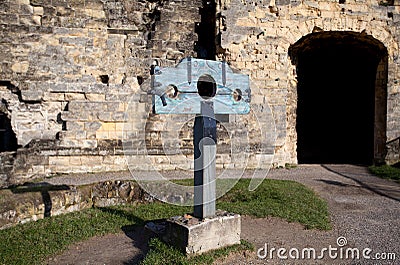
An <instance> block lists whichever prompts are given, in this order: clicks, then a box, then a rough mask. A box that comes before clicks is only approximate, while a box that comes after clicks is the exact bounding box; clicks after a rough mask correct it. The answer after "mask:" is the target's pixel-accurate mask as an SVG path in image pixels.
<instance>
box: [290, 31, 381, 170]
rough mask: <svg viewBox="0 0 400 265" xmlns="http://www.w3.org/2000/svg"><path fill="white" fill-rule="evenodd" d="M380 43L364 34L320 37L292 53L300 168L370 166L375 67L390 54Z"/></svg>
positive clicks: (309, 39)
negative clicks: (312, 164)
mask: <svg viewBox="0 0 400 265" xmlns="http://www.w3.org/2000/svg"><path fill="white" fill-rule="evenodd" d="M376 42H378V41H377V40H375V39H373V38H372V37H370V36H367V35H365V34H357V33H353V32H326V33H325V32H322V33H313V34H310V35H308V36H306V37H304V38H302V39H301V40H300V41H299V42H298V43H296V44H294V45H293V46H292V47H291V48H290V50H289V52H290V56H291V58H292V60H293V61H294V62H295V64H296V66H297V78H298V87H297V96H298V102H297V124H296V130H297V136H298V142H297V155H298V162H299V163H354V164H372V162H373V160H374V137H375V136H374V123H375V120H376V117H375V116H376V115H375V113H376V109H375V94H376V91H375V90H376V78H377V68H378V65H379V63H380V61H381V59H382V57H383V56H384V54H385V52H386V49H383V48H382V47H381V46H383V45H378V44H377V43H376Z"/></svg>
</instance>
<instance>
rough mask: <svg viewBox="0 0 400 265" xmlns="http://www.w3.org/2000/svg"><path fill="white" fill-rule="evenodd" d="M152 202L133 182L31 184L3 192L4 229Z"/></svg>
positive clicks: (0, 204) (0, 200)
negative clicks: (52, 218) (85, 210)
mask: <svg viewBox="0 0 400 265" xmlns="http://www.w3.org/2000/svg"><path fill="white" fill-rule="evenodd" d="M152 200H153V199H152V198H151V197H150V196H148V195H146V194H145V193H144V192H143V190H141V188H140V187H139V186H138V184H137V183H136V182H132V181H106V182H100V183H95V184H90V185H85V186H67V185H50V184H48V183H36V184H32V183H31V184H29V185H25V186H20V187H18V188H13V189H3V190H1V191H0V229H4V228H7V227H10V226H13V225H16V224H23V223H26V222H29V221H36V220H39V219H43V218H46V217H50V216H56V215H60V214H65V213H70V212H74V211H81V210H84V209H88V208H91V207H108V206H112V205H123V204H137V203H143V202H147V201H152Z"/></svg>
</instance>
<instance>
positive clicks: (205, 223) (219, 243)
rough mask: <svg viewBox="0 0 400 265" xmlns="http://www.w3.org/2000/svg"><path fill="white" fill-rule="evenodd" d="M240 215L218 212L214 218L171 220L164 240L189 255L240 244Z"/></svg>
mask: <svg viewBox="0 0 400 265" xmlns="http://www.w3.org/2000/svg"><path fill="white" fill-rule="evenodd" d="M240 225H241V222H240V215H238V214H229V213H226V212H218V213H217V216H216V217H214V218H206V219H205V220H202V221H200V220H197V219H196V218H190V219H189V220H184V221H183V222H182V218H179V217H177V218H171V219H170V220H168V221H167V227H166V231H165V234H163V235H162V239H163V240H164V241H166V242H167V243H169V244H171V245H173V246H175V247H177V248H178V249H180V250H181V251H182V252H184V253H185V254H187V255H197V254H201V253H204V252H207V251H209V250H213V249H218V248H222V247H226V246H231V245H235V244H240V233H241V226H240Z"/></svg>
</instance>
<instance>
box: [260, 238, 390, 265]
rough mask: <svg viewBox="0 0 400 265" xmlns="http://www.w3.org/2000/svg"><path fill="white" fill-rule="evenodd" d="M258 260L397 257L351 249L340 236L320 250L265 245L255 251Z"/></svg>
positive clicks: (382, 259) (387, 258)
mask: <svg viewBox="0 0 400 265" xmlns="http://www.w3.org/2000/svg"><path fill="white" fill-rule="evenodd" d="M257 257H258V258H259V259H274V258H278V259H281V260H287V259H294V260H321V259H324V258H329V259H333V260H336V259H340V260H360V259H366V260H380V261H395V260H396V258H397V256H396V253H394V252H374V251H373V250H372V249H371V248H363V249H359V248H352V247H347V239H346V238H345V237H343V236H340V237H338V238H337V240H336V246H332V245H329V246H328V247H323V248H320V249H315V248H310V247H307V248H302V249H299V248H290V249H287V248H275V247H269V246H268V244H267V243H265V245H264V247H262V248H259V249H258V250H257Z"/></svg>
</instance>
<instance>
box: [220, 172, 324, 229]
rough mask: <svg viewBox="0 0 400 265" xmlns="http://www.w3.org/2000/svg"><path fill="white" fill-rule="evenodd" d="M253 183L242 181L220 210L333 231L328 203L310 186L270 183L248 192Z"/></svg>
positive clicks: (246, 180) (285, 181)
mask: <svg viewBox="0 0 400 265" xmlns="http://www.w3.org/2000/svg"><path fill="white" fill-rule="evenodd" d="M249 183H250V179H243V180H241V181H239V182H238V183H237V184H236V185H235V187H234V188H233V189H232V190H231V191H230V192H229V193H227V194H226V195H224V196H223V197H222V198H221V199H220V200H219V201H218V202H217V207H218V208H219V209H224V210H227V211H231V212H235V213H240V214H244V215H251V216H255V217H266V216H275V217H280V218H284V219H286V220H288V221H289V222H299V223H302V224H304V225H305V226H306V228H309V229H310V228H316V229H321V230H329V229H331V225H330V221H329V212H328V206H327V203H326V202H325V201H324V200H322V199H321V198H319V197H318V196H317V195H316V194H315V193H314V192H313V191H312V190H311V189H309V188H307V187H306V186H304V185H302V184H300V183H297V182H294V181H288V180H272V179H266V180H264V181H263V183H262V184H261V185H260V186H259V187H258V188H257V189H256V190H255V191H254V192H250V191H248V186H249Z"/></svg>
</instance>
